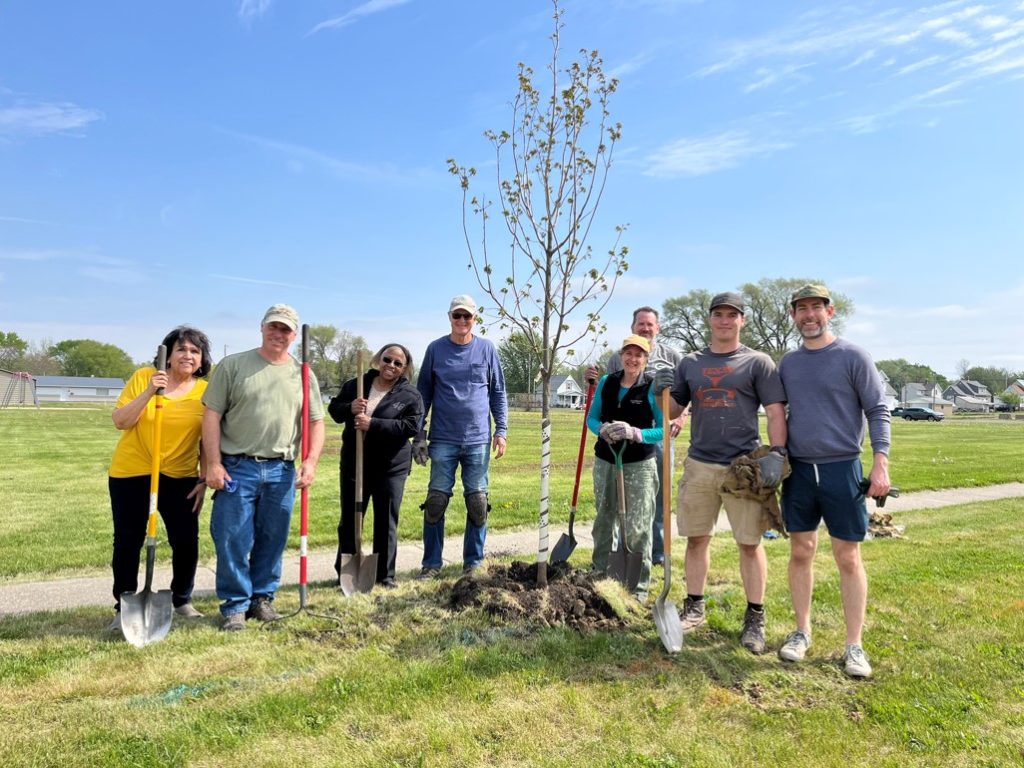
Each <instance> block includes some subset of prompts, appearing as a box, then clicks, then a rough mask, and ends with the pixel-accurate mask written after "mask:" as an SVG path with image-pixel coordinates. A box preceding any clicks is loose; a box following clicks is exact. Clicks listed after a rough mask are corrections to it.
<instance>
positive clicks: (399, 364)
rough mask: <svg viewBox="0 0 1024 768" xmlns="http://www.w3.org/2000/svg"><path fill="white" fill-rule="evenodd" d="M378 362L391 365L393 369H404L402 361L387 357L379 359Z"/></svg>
mask: <svg viewBox="0 0 1024 768" xmlns="http://www.w3.org/2000/svg"><path fill="white" fill-rule="evenodd" d="M380 361H381V362H382V363H384V365H393V366H394V367H395V368H405V363H404V362H403V361H402V360H396V359H395V358H393V357H388V356H387V355H384V356H383V357H381V359H380Z"/></svg>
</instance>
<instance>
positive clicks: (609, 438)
mask: <svg viewBox="0 0 1024 768" xmlns="http://www.w3.org/2000/svg"><path fill="white" fill-rule="evenodd" d="M616 424H618V422H617V421H606V422H605V423H604V424H602V425H601V431H600V432H599V433H598V434H599V435H600V436H601V439H602V440H604V441H605V442H606V443H615V442H618V440H619V437H618V434H619V428H618V427H617V426H616Z"/></svg>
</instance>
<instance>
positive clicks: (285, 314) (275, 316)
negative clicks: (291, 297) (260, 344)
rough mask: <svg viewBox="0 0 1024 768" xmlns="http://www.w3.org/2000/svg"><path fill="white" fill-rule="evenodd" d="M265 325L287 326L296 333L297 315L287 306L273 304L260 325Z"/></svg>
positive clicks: (297, 325)
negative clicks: (279, 324)
mask: <svg viewBox="0 0 1024 768" xmlns="http://www.w3.org/2000/svg"><path fill="white" fill-rule="evenodd" d="M267 323H281V324H282V325H287V326H288V327H289V328H291V329H292V330H293V331H297V330H299V313H298V312H296V311H295V310H294V309H293V308H292V307H289V306H288V305H287V304H275V305H274V306H272V307H271V308H270V309H268V310H267V314H265V315H264V316H263V322H262V323H261V325H266V324H267Z"/></svg>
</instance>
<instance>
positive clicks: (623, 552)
mask: <svg viewBox="0 0 1024 768" xmlns="http://www.w3.org/2000/svg"><path fill="white" fill-rule="evenodd" d="M625 450H626V441H625V440H623V441H622V442H621V443H620V444H619V449H618V450H615V448H614V447H612V453H614V454H615V486H616V489H617V490H618V495H619V548H618V549H616V550H615V551H614V552H611V553H610V554H609V555H608V575H609V576H611V577H612V578H613V579H615V580H616V581H617V582H619V583H620V584H623V585H625V587H626V589H628V590H629V591H630V592H632V591H633V590H634V589H636V586H637V584H639V583H640V570H641V569H642V568H643V564H644V555H643V553H642V552H633V551H631V550H630V548H629V544H628V543H627V542H626V478H625V472H624V470H623V469H622V452H623V451H625Z"/></svg>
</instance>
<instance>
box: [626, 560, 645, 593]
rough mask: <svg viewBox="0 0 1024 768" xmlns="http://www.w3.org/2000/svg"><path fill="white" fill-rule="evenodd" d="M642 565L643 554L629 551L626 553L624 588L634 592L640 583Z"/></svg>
mask: <svg viewBox="0 0 1024 768" xmlns="http://www.w3.org/2000/svg"><path fill="white" fill-rule="evenodd" d="M643 567H644V556H643V554H642V553H640V552H630V553H629V554H627V555H626V582H625V584H626V589H628V590H629V591H630V592H636V588H637V586H638V585H639V584H640V574H641V572H642V571H643Z"/></svg>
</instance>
